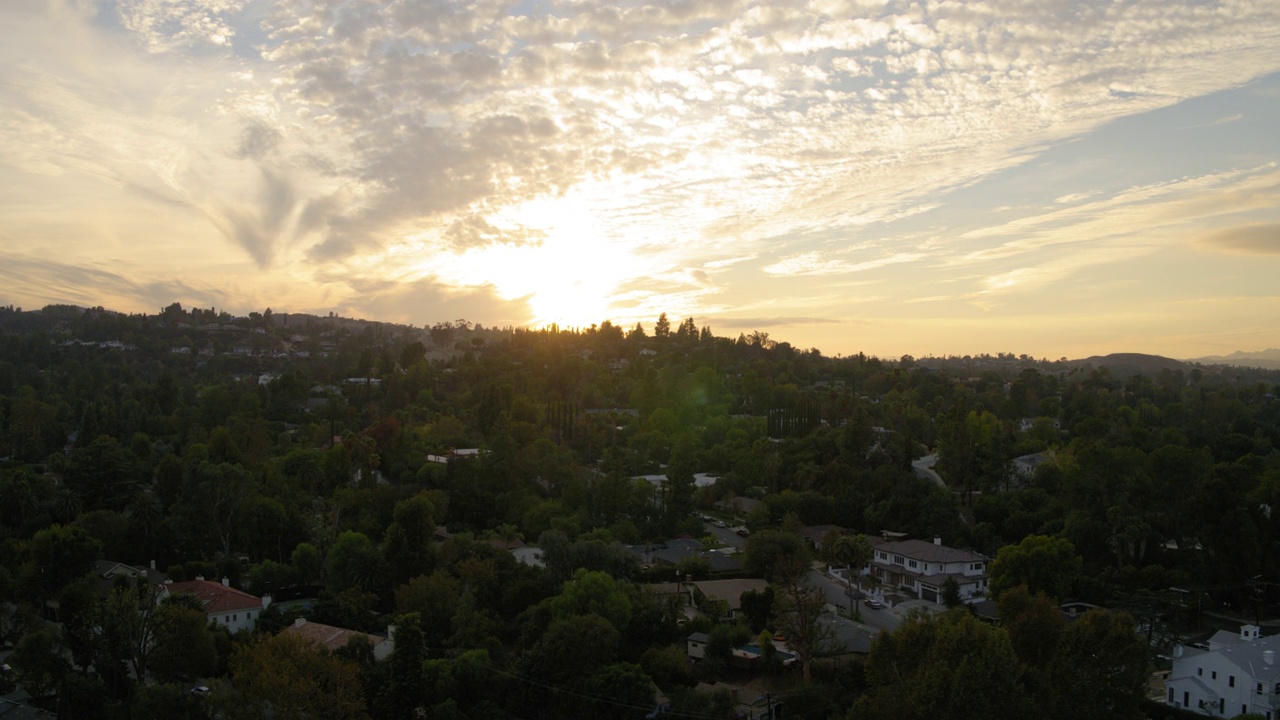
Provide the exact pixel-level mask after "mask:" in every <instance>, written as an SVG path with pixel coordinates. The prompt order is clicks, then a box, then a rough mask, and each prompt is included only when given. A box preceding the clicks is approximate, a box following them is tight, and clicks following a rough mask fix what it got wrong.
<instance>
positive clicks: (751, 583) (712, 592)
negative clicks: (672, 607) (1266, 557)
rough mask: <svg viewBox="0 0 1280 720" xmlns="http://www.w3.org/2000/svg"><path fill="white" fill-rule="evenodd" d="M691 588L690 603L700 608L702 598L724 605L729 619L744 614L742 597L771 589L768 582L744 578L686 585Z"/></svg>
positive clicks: (704, 581) (702, 581)
mask: <svg viewBox="0 0 1280 720" xmlns="http://www.w3.org/2000/svg"><path fill="white" fill-rule="evenodd" d="M685 585H686V586H687V587H688V588H689V603H690V604H691V605H693V606H694V607H697V606H698V599H699V596H701V597H702V598H703V599H705V600H710V601H712V602H720V603H724V606H725V609H726V610H727V613H726V615H727V617H728V619H730V620H733V619H736V618H737V617H738V616H739V615H740V614H741V613H742V595H743V594H744V593H747V592H764V591H765V589H766V588H768V587H769V583H768V581H766V580H764V579H761V578H744V579H740V580H701V581H698V582H691V583H685Z"/></svg>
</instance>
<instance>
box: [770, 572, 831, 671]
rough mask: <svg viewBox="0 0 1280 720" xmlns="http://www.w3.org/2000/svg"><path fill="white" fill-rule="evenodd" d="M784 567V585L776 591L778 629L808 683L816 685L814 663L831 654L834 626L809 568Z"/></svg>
mask: <svg viewBox="0 0 1280 720" xmlns="http://www.w3.org/2000/svg"><path fill="white" fill-rule="evenodd" d="M780 567H781V568H782V569H781V570H780V572H781V575H780V578H779V579H780V583H778V584H776V585H775V590H774V597H775V602H776V605H775V610H774V616H775V617H776V618H777V620H778V629H779V630H780V631H782V634H783V635H785V636H786V638H787V646H788V647H790V648H791V649H792V650H794V651H795V653H796V657H797V658H799V660H800V670H801V673H802V674H803V676H804V683H805V684H806V685H808V684H809V683H811V682H813V660H814V658H816V657H817V656H819V655H821V654H822V653H823V652H826V651H827V649H828V645H829V644H830V642H831V638H832V636H833V634H834V625H832V624H831V623H829V622H824V621H823V620H822V613H823V611H824V608H825V607H826V598H825V597H824V596H823V594H822V591H821V590H818V589H817V588H815V587H814V586H813V585H812V584H811V582H810V580H809V568H807V567H805V568H804V569H803V571H797V570H799V568H798V567H797V566H795V565H790V564H788V565H784V566H780Z"/></svg>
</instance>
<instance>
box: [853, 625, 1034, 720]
mask: <svg viewBox="0 0 1280 720" xmlns="http://www.w3.org/2000/svg"><path fill="white" fill-rule="evenodd" d="M1018 675H1019V672H1018V660H1017V657H1016V656H1015V654H1014V652H1013V647H1012V646H1011V645H1010V643H1009V638H1008V636H1006V635H1005V634H1004V633H1003V632H1001V631H1000V630H999V629H997V628H993V627H991V626H989V625H985V624H983V623H981V622H979V621H977V620H975V619H974V618H973V617H972V616H970V615H969V614H968V613H966V612H964V611H951V612H949V613H947V614H945V615H942V616H939V617H936V618H924V617H920V616H916V617H912V618H908V619H907V621H906V622H904V623H903V624H902V625H901V626H900V627H899V628H898V629H897V630H895V631H894V632H892V633H883V634H881V635H880V637H879V638H877V640H876V642H875V644H874V645H873V646H872V649H871V654H870V655H869V656H868V658H867V681H868V683H869V685H870V686H871V691H870V694H869V695H868V696H867V697H866V698H865V699H864V700H862V701H860V702H859V704H858V707H859V712H860V714H859V715H858V717H866V718H882V717H883V718H898V719H899V720H903V719H910V718H920V720H925V719H926V718H929V719H937V718H944V719H945V718H957V719H960V718H973V717H984V718H1010V719H1011V720H1012V719H1014V718H1025V717H1030V716H1031V715H1030V714H1029V709H1030V703H1029V699H1028V698H1027V696H1026V694H1025V692H1024V690H1023V689H1022V688H1021V687H1020V686H1019V684H1018Z"/></svg>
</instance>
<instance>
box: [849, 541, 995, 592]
mask: <svg viewBox="0 0 1280 720" xmlns="http://www.w3.org/2000/svg"><path fill="white" fill-rule="evenodd" d="M871 545H872V548H873V549H874V552H873V553H872V557H871V562H870V569H871V574H873V575H875V576H876V578H878V579H879V580H880V582H881V583H882V584H884V585H887V586H889V587H894V588H899V589H902V590H908V591H910V592H912V593H914V594H915V595H916V596H917V597H919V598H920V599H921V600H928V601H930V602H934V603H938V604H941V603H942V592H943V587H944V586H945V585H946V582H947V578H952V579H954V580H955V581H956V585H957V586H959V588H960V598H961V599H962V600H965V601H966V602H967V601H970V600H977V599H979V598H982V597H984V596H985V595H986V593H987V558H986V557H983V556H982V555H979V554H978V553H975V552H971V551H969V550H957V549H956V548H950V547H947V546H946V545H943V544H942V540H941V539H940V538H934V540H933V542H926V541H924V540H884V539H872V540H871Z"/></svg>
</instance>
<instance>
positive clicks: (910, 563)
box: [907, 560, 920, 568]
mask: <svg viewBox="0 0 1280 720" xmlns="http://www.w3.org/2000/svg"><path fill="white" fill-rule="evenodd" d="M919 566H920V565H919V563H917V562H916V561H915V560H908V561H907V567H909V568H914V567H919Z"/></svg>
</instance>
